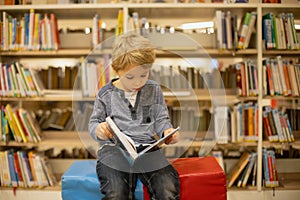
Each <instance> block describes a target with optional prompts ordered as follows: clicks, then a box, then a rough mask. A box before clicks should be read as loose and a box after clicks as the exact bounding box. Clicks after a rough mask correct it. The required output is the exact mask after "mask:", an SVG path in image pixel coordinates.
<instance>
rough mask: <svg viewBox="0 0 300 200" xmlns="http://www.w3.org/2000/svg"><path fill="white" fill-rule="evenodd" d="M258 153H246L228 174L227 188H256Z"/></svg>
mask: <svg viewBox="0 0 300 200" xmlns="http://www.w3.org/2000/svg"><path fill="white" fill-rule="evenodd" d="M256 172H257V153H256V152H248V151H244V153H243V154H242V155H241V157H240V158H239V160H238V162H237V164H235V165H234V166H233V167H232V168H231V169H230V170H229V172H228V174H227V181H228V182H227V187H229V188H230V187H232V186H236V187H247V186H253V187H254V186H256V177H257V173H256Z"/></svg>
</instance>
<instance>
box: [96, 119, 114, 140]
mask: <svg viewBox="0 0 300 200" xmlns="http://www.w3.org/2000/svg"><path fill="white" fill-rule="evenodd" d="M96 135H97V137H98V138H99V139H101V140H107V139H111V138H112V137H113V132H112V131H111V130H110V128H109V126H108V124H107V122H101V123H99V125H98V126H97V128H96Z"/></svg>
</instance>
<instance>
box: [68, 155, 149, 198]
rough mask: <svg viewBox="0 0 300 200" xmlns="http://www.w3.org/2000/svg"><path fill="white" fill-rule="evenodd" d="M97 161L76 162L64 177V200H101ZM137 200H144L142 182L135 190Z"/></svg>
mask: <svg viewBox="0 0 300 200" xmlns="http://www.w3.org/2000/svg"><path fill="white" fill-rule="evenodd" d="M96 162H97V161H96V160H86V161H75V162H74V163H73V164H72V165H71V166H70V168H69V169H68V170H67V171H66V172H65V173H64V174H63V176H62V199H63V200H82V199H90V200H94V199H97V200H99V199H101V198H103V195H102V194H101V192H100V183H99V181H98V177H97V174H96ZM135 197H136V199H137V200H143V199H144V198H143V185H142V183H141V182H140V181H138V183H137V187H136V190H135Z"/></svg>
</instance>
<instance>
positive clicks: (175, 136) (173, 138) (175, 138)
mask: <svg viewBox="0 0 300 200" xmlns="http://www.w3.org/2000/svg"><path fill="white" fill-rule="evenodd" d="M173 130H174V128H169V129H167V130H165V131H164V135H167V134H168V133H170V132H171V131H173ZM178 135H179V132H178V131H177V132H176V133H174V134H173V135H172V136H171V137H169V138H168V139H166V140H165V143H166V144H175V143H176V142H178V140H179V138H178V137H179V136H178Z"/></svg>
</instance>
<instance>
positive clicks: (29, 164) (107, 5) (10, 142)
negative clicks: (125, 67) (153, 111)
mask: <svg viewBox="0 0 300 200" xmlns="http://www.w3.org/2000/svg"><path fill="white" fill-rule="evenodd" d="M129 32H133V33H135V34H137V35H140V36H143V37H144V38H146V39H148V40H149V41H150V42H151V43H152V44H153V47H154V52H155V55H156V58H155V61H154V63H153V65H152V67H151V69H150V73H149V79H151V80H152V81H155V82H157V83H158V84H159V85H160V88H161V91H162V94H163V98H164V99H163V100H164V103H165V105H166V108H167V110H168V115H169V119H170V122H171V124H172V125H173V127H174V128H176V127H180V130H179V135H178V136H179V139H178V142H176V143H174V144H160V147H159V151H160V152H161V153H162V154H163V155H164V156H165V157H166V158H167V159H168V161H169V162H170V164H171V165H172V166H173V167H174V168H175V169H176V170H177V172H178V174H179V180H180V199H183V200H193V199H195V200H198V199H209V200H226V199H227V200H236V199H243V200H252V199H259V200H285V199H288V200H299V199H300V168H299V166H300V130H299V129H300V127H299V128H298V126H300V103H299V100H300V0H0V107H1V109H0V131H1V132H0V200H21V199H22V200H27V199H30V200H35V199H45V200H77V199H78V200H81V199H82V200H84V199H101V198H103V194H102V193H101V192H100V188H101V185H100V183H99V180H98V177H97V174H96V165H97V151H98V149H99V148H101V145H100V144H99V141H98V140H95V139H94V138H93V137H92V136H91V133H90V132H89V121H90V117H91V115H92V113H93V110H94V102H95V100H96V98H97V94H98V91H99V90H100V89H102V88H103V87H104V86H105V85H107V84H109V83H110V82H111V80H112V79H114V78H116V77H117V74H116V72H115V71H114V70H113V69H112V67H111V64H112V53H113V52H112V50H113V45H114V42H115V41H116V39H117V38H118V37H120V36H122V35H123V34H125V33H129ZM298 69H299V70H298ZM138 95H139V94H138ZM129 101H130V99H129ZM136 101H138V97H137V99H136ZM131 107H132V106H131ZM130 109H131V108H130ZM143 109H144V107H143ZM298 110H299V111H298ZM142 112H144V110H143V111H142ZM148 112H150V111H149V109H148ZM298 113H299V115H297V114H298ZM104 121H105V119H104ZM141 126H143V124H141ZM121 132H122V130H121ZM149 132H150V131H149ZM124 133H125V132H124ZM124 135H125V134H124ZM127 136H129V137H130V135H127ZM131 136H132V135H131ZM157 136H158V134H155V133H153V138H155V139H159V138H156V137H157ZM158 137H159V136H158ZM131 139H133V138H131ZM133 140H134V139H133ZM133 143H134V142H133ZM146 154H147V153H146ZM134 195H135V199H140V200H142V199H150V198H151V197H149V191H148V190H147V188H146V187H145V185H143V184H142V183H141V180H138V181H137V186H136V189H135V191H134ZM125 199H126V198H125ZM128 199H130V198H129V197H128Z"/></svg>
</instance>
